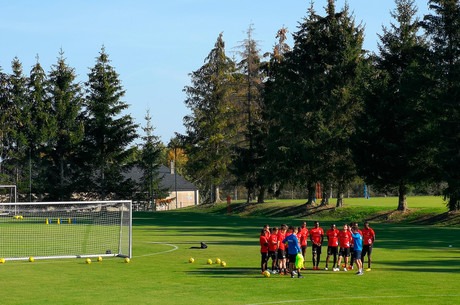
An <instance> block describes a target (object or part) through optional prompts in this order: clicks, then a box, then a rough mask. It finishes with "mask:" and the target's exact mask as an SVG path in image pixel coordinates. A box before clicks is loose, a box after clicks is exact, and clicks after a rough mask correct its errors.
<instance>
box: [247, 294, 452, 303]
mask: <svg viewBox="0 0 460 305" xmlns="http://www.w3.org/2000/svg"><path fill="white" fill-rule="evenodd" d="M426 297H428V298H429V297H432V298H438V297H447V298H452V297H460V294H444V295H442V294H441V295H440V294H437V295H381V296H356V297H340V298H315V299H304V300H285V301H277V302H264V303H251V304H246V305H266V304H287V303H298V302H313V301H333V300H360V299H391V298H395V299H396V298H401V299H402V298H426Z"/></svg>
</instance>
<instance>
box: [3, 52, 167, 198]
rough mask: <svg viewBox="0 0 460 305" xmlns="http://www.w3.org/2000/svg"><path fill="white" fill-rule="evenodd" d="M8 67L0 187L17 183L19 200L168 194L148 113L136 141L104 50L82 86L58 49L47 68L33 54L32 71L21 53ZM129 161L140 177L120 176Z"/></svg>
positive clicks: (161, 154)
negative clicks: (162, 182) (137, 142)
mask: <svg viewBox="0 0 460 305" xmlns="http://www.w3.org/2000/svg"><path fill="white" fill-rule="evenodd" d="M11 67H12V73H11V74H6V73H3V72H1V70H0V166H1V167H0V184H4V185H5V184H13V185H16V186H17V188H18V193H19V194H20V195H21V196H20V198H19V199H20V200H22V201H36V200H72V199H73V200H75V199H88V198H90V199H102V200H104V199H118V198H120V199H126V198H134V199H137V200H141V201H142V200H144V201H147V202H150V201H151V202H153V200H154V199H158V198H162V197H163V196H165V191H166V190H163V189H161V187H160V185H159V180H160V177H159V176H158V173H157V171H156V169H157V168H158V166H159V164H160V161H161V160H163V159H164V158H165V154H166V152H165V147H164V146H163V145H162V143H161V141H160V140H159V138H158V137H157V136H155V135H154V128H153V126H152V124H151V117H150V115H149V113H148V112H147V114H146V117H145V119H146V126H145V127H143V129H144V131H145V136H144V137H143V139H142V140H143V141H142V144H141V145H140V147H138V146H135V145H133V141H134V140H135V139H136V138H138V137H139V135H138V133H137V128H138V125H137V124H135V123H134V120H133V118H132V117H131V116H130V115H126V114H124V111H125V110H126V109H127V108H128V106H129V105H128V104H127V103H125V102H124V101H123V100H122V98H123V96H124V94H125V91H124V90H123V87H122V84H121V82H120V79H119V75H118V74H117V73H116V71H115V69H114V67H112V66H111V64H110V60H109V58H108V54H107V52H106V51H105V48H104V47H102V48H101V51H100V53H99V55H98V56H97V58H96V63H95V65H94V66H93V67H92V68H90V71H89V73H88V78H87V80H86V82H85V83H84V84H81V83H79V82H77V81H76V74H75V70H74V69H73V68H71V67H70V66H69V65H68V64H67V63H66V59H65V58H64V53H63V51H62V50H61V51H60V53H59V57H58V59H57V63H56V64H54V65H53V66H52V67H51V69H50V71H49V72H48V73H46V72H45V71H44V69H43V67H42V66H41V64H40V62H39V58H38V56H37V61H36V63H35V64H34V65H33V67H32V69H31V70H30V73H29V75H25V74H24V72H23V67H22V64H21V62H20V61H19V59H18V58H14V59H13V61H12V64H11ZM133 165H137V166H138V168H140V170H141V171H142V176H143V179H142V180H141V181H140V182H139V181H133V180H131V179H129V177H126V176H125V175H124V173H125V172H126V171H127V170H129V169H130V168H131V167H132V166H133ZM5 192H6V191H5V190H3V193H5Z"/></svg>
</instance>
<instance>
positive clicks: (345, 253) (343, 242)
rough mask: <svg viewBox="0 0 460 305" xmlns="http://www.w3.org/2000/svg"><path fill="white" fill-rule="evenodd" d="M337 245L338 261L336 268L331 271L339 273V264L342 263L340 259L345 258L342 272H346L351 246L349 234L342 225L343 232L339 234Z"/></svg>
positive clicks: (345, 225)
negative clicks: (338, 249)
mask: <svg viewBox="0 0 460 305" xmlns="http://www.w3.org/2000/svg"><path fill="white" fill-rule="evenodd" d="M338 237H339V244H340V251H339V261H338V262H337V268H335V269H333V270H334V271H339V266H340V262H341V261H342V257H344V258H345V267H344V268H343V271H347V266H348V258H349V257H350V246H351V241H352V237H351V233H350V231H349V230H348V225H347V224H344V225H343V230H342V231H340V232H339V236H338Z"/></svg>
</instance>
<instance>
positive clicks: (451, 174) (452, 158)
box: [423, 0, 460, 211]
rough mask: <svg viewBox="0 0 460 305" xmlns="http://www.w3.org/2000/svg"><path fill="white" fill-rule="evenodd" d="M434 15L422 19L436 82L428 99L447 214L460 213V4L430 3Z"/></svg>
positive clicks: (445, 0)
mask: <svg viewBox="0 0 460 305" xmlns="http://www.w3.org/2000/svg"><path fill="white" fill-rule="evenodd" d="M428 3H429V6H430V9H431V10H432V12H433V14H430V15H427V16H425V18H424V23H423V24H424V27H425V29H426V31H427V33H428V35H429V37H430V38H431V49H432V59H433V64H434V65H433V69H431V70H430V71H429V72H432V74H433V76H434V79H435V81H436V86H433V88H434V90H433V95H432V96H431V98H430V101H431V110H432V113H433V114H434V117H433V119H432V120H433V125H434V126H435V129H436V133H435V136H434V137H433V138H434V139H436V141H435V142H434V143H433V144H434V145H433V147H434V148H435V149H436V150H437V154H436V156H435V162H436V163H437V164H439V165H440V168H441V177H440V180H442V181H446V182H447V183H448V187H447V188H446V189H445V191H444V194H445V197H446V198H447V199H448V207H449V210H450V211H458V210H460V124H459V122H460V103H459V101H460V1H458V0H443V1H441V0H430V1H429V2H428Z"/></svg>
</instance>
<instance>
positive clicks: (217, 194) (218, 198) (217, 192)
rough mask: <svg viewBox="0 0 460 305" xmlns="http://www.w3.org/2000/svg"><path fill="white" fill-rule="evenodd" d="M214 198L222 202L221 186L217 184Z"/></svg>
mask: <svg viewBox="0 0 460 305" xmlns="http://www.w3.org/2000/svg"><path fill="white" fill-rule="evenodd" d="M214 198H216V201H215V202H216V203H219V202H222V199H220V188H219V187H218V186H216V195H215V197H214Z"/></svg>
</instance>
